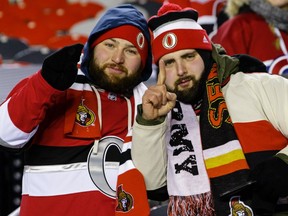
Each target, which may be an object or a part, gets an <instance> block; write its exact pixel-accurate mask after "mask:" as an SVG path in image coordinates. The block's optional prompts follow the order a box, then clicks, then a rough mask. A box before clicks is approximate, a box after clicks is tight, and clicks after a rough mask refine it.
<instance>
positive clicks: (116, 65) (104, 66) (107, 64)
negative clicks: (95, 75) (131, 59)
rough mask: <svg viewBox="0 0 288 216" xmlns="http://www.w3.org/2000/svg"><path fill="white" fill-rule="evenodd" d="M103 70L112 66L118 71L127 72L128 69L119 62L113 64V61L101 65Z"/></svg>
mask: <svg viewBox="0 0 288 216" xmlns="http://www.w3.org/2000/svg"><path fill="white" fill-rule="evenodd" d="M102 68H103V70H105V69H106V68H113V69H117V70H120V71H123V72H124V73H126V74H127V73H128V69H127V68H126V67H124V66H123V65H120V64H115V63H106V64H104V65H103V67H102Z"/></svg>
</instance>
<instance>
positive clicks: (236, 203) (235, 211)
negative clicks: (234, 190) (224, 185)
mask: <svg viewBox="0 0 288 216" xmlns="http://www.w3.org/2000/svg"><path fill="white" fill-rule="evenodd" d="M229 206H230V213H231V214H230V216H253V215H254V214H253V211H252V209H251V208H250V207H249V206H247V205H245V203H244V202H242V201H241V200H240V197H239V196H235V197H232V198H231V199H230V202H229Z"/></svg>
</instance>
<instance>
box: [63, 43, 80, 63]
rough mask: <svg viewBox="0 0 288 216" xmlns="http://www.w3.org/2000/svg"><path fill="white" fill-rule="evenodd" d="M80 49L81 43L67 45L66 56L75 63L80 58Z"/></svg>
mask: <svg viewBox="0 0 288 216" xmlns="http://www.w3.org/2000/svg"><path fill="white" fill-rule="evenodd" d="M65 48H66V47H65ZM65 48H64V49H65ZM82 49H83V44H74V45H72V46H68V47H67V57H68V58H70V60H71V61H72V62H75V63H77V62H78V61H79V60H80V56H81V53H82Z"/></svg>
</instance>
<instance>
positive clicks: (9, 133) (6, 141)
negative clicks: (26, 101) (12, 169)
mask: <svg viewBox="0 0 288 216" xmlns="http://www.w3.org/2000/svg"><path fill="white" fill-rule="evenodd" d="M9 101H10V99H8V100H7V101H5V103H3V104H2V105H1V106H0V119H1V123H0V145H2V146H4V147H9V148H21V147H23V146H24V145H25V144H26V143H27V142H28V141H29V140H30V139H31V137H32V136H33V135H34V134H35V133H36V131H37V129H38V127H37V128H35V129H34V130H33V131H31V132H30V133H25V132H24V131H21V130H20V129H19V128H17V127H16V126H15V125H14V123H13V122H12V121H11V119H10V118H8V116H10V114H9V113H8V103H9Z"/></svg>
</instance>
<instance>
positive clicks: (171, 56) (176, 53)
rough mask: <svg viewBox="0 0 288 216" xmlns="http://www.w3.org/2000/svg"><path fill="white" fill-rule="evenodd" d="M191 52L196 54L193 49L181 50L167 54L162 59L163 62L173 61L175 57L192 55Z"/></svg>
mask: <svg viewBox="0 0 288 216" xmlns="http://www.w3.org/2000/svg"><path fill="white" fill-rule="evenodd" d="M193 52H196V50H195V49H182V50H177V51H175V52H171V53H168V54H166V55H164V56H163V57H162V59H163V60H167V59H174V58H175V57H177V56H182V55H185V54H189V53H193Z"/></svg>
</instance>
